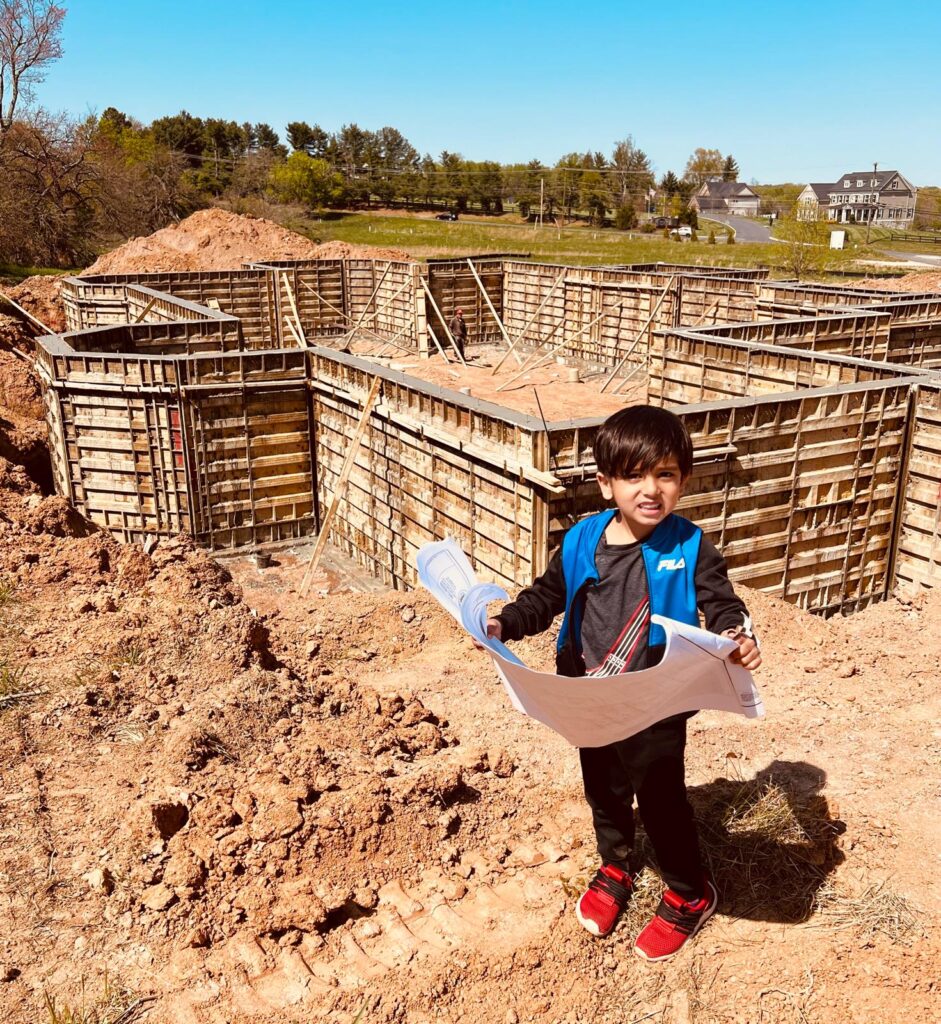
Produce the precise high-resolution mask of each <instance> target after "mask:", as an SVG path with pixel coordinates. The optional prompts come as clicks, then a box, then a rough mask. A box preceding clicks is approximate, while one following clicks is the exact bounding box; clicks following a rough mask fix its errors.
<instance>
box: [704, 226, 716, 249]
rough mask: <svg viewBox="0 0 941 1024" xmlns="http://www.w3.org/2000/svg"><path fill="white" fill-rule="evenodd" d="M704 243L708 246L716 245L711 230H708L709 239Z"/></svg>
mask: <svg viewBox="0 0 941 1024" xmlns="http://www.w3.org/2000/svg"><path fill="white" fill-rule="evenodd" d="M706 241H707V242H708V243H709V245H715V244H716V233H715V231H713V229H712V228H710V229H709V237H708V238H707V239H706Z"/></svg>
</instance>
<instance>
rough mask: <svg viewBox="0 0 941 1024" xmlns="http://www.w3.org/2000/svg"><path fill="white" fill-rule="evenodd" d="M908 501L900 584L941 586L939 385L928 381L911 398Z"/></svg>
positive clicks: (903, 508) (901, 517)
mask: <svg viewBox="0 0 941 1024" xmlns="http://www.w3.org/2000/svg"><path fill="white" fill-rule="evenodd" d="M910 423H911V426H910V437H909V442H908V460H907V465H906V471H905V477H904V486H905V491H904V499H903V502H902V506H901V509H900V515H899V539H898V556H897V559H896V564H895V576H896V582H897V584H899V585H900V586H902V587H909V588H913V587H914V588H917V587H936V586H939V585H941V383H939V382H937V381H935V382H933V383H932V382H928V381H924V382H921V383H919V384H918V386H917V387H916V388H915V389H914V391H913V394H912V399H911V417H910Z"/></svg>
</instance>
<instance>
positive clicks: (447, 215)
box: [435, 213, 457, 220]
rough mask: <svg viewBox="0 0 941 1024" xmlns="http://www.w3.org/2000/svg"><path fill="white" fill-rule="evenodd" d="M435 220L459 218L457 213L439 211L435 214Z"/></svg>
mask: <svg viewBox="0 0 941 1024" xmlns="http://www.w3.org/2000/svg"><path fill="white" fill-rule="evenodd" d="M435 220H457V214H456V213H438V214H435Z"/></svg>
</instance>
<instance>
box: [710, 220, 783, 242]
mask: <svg viewBox="0 0 941 1024" xmlns="http://www.w3.org/2000/svg"><path fill="white" fill-rule="evenodd" d="M706 219H707V215H706V214H703V220H704V221H705V220H706ZM708 219H709V220H717V221H719V223H720V224H727V225H728V226H729V227H731V228H732V229H733V230H734V231H735V241H736V242H770V241H771V231H770V229H769V228H768V225H767V224H766V223H765V224H762V223H760V222H759V221H756V220H749V219H748V218H747V217H733V216H732V215H731V214H727V213H710V214H708ZM704 229H705V227H704V228H703V230H704Z"/></svg>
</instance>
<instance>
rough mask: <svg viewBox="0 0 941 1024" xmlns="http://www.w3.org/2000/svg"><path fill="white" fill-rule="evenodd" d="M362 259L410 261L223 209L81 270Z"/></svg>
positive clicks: (134, 270)
mask: <svg viewBox="0 0 941 1024" xmlns="http://www.w3.org/2000/svg"><path fill="white" fill-rule="evenodd" d="M342 256H351V257H356V256H363V257H369V258H373V259H404V260H407V259H409V256H408V254H407V253H405V252H402V251H401V250H399V249H373V248H371V247H369V246H351V245H348V244H347V243H345V242H327V243H325V244H324V245H317V244H316V243H314V242H312V241H311V240H310V239H309V238H305V237H304V236H303V235H299V234H297V233H296V232H294V231H290V230H288V229H287V228H285V227H282V226H281V225H280V224H275V223H274V221H270V220H265V219H264V218H263V217H247V216H244V215H242V214H237V213H230V212H229V211H227V210H219V209H209V210H198V211H197V212H196V213H194V214H192V216H190V217H187V218H186V220H183V221H181V222H180V223H179V224H174V225H172V226H171V227H167V228H163V229H161V230H160V231H155V232H154V233H153V234H152V235H148V236H147V237H144V238H132V239H131V240H130V241H129V242H126V243H125V244H124V245H122V246H119V247H118V248H117V249H114V250H112V251H111V252H109V253H106V254H105V255H104V256H101V257H99V259H97V260H96V261H95V262H94V263H93V264H92V265H91V266H90V267H87V268H86V269H85V270H84V271H82V274H83V276H89V275H92V274H133V273H155V272H157V271H174V270H181V271H182V270H229V269H232V270H236V269H238V268H239V267H240V266H241V265H242V264H243V263H251V262H261V261H264V260H305V259H318V258H324V259H326V258H331V259H336V258H339V257H342Z"/></svg>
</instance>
